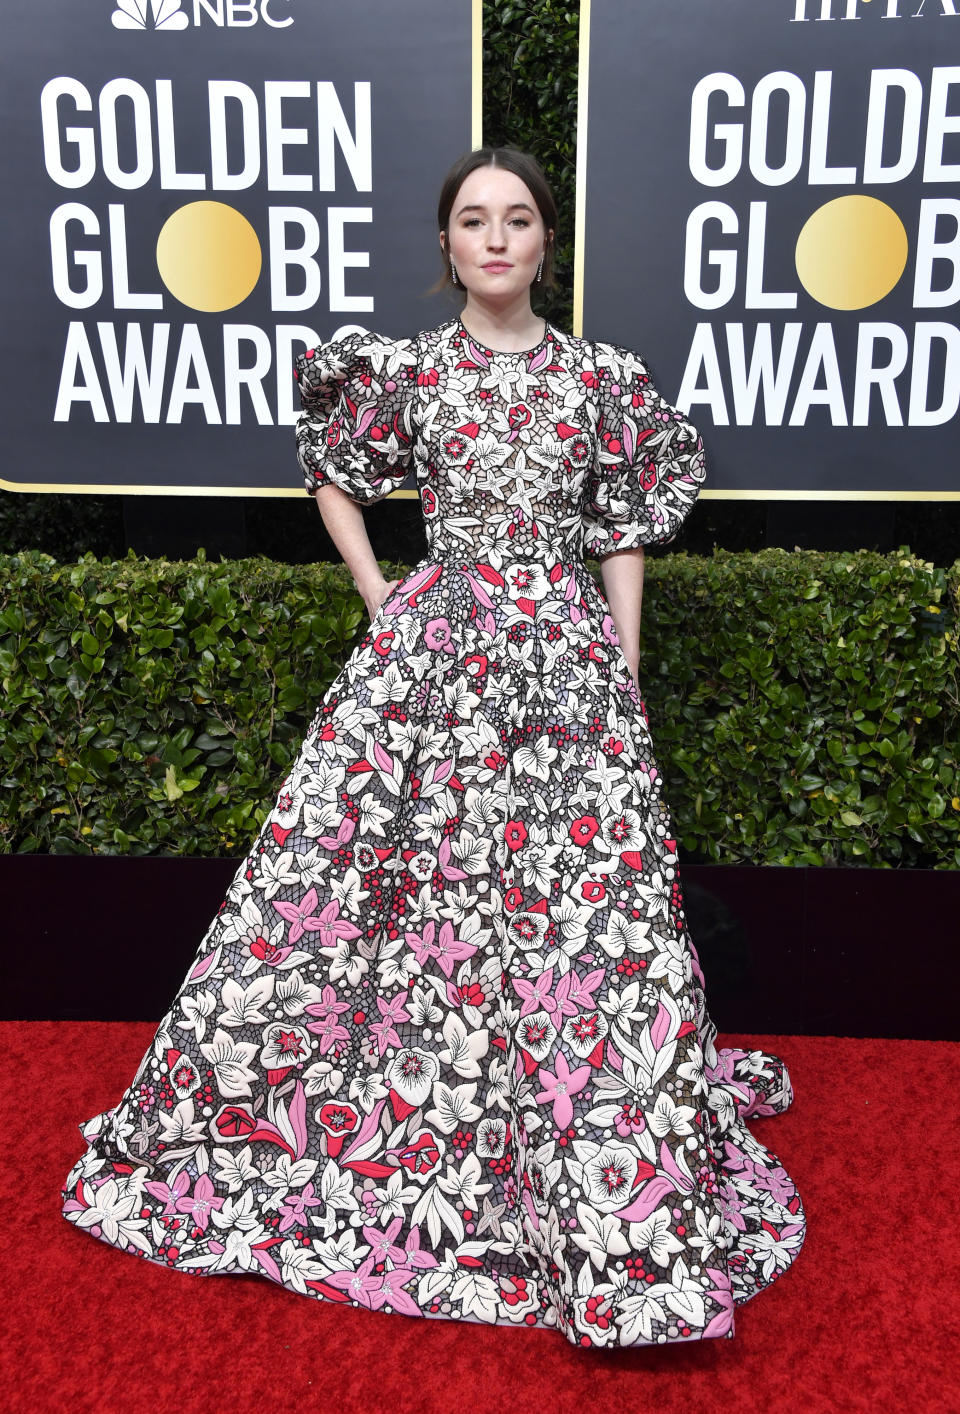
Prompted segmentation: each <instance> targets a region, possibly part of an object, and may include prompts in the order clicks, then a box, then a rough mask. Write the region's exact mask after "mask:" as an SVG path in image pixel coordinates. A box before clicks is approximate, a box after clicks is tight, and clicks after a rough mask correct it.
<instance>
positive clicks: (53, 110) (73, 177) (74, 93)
mask: <svg viewBox="0 0 960 1414" xmlns="http://www.w3.org/2000/svg"><path fill="white" fill-rule="evenodd" d="M61 98H71V99H72V100H73V105H74V107H75V108H76V110H77V112H78V113H90V112H92V111H93V101H92V99H91V97H90V94H89V92H88V91H87V89H85V88H84V86H83V84H82V83H79V82H78V81H77V80H76V79H70V78H57V79H50V80H49V81H48V82H47V83H45V84H44V86H43V89H42V91H41V93H40V125H41V131H42V133H43V160H44V163H45V164H46V168H47V174H48V176H49V177H50V179H51V180H52V181H54V182H56V183H57V185H58V186H60V187H70V188H73V187H85V186H86V185H87V183H88V182H89V181H91V180H92V178H93V176H94V173H95V172H96V170H97V154H96V150H95V147H94V141H93V129H92V128H90V127H83V128H65V129H64V131H63V135H62V139H61V133H60V116H59V111H58V108H59V101H60V99H61ZM63 142H68V143H72V144H73V145H74V146H75V147H76V149H77V165H76V166H75V167H67V166H65V165H64V160H63Z"/></svg>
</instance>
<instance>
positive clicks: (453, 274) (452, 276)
mask: <svg viewBox="0 0 960 1414" xmlns="http://www.w3.org/2000/svg"><path fill="white" fill-rule="evenodd" d="M450 279H451V281H452V283H453V284H454V285H455V284H456V283H457V267H456V266H455V265H454V263H453V261H452V260H451V262H450Z"/></svg>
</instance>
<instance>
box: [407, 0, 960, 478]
mask: <svg viewBox="0 0 960 1414" xmlns="http://www.w3.org/2000/svg"><path fill="white" fill-rule="evenodd" d="M590 4H591V0H580V53H579V56H578V64H577V200H576V224H575V227H574V236H573V332H574V333H575V334H576V335H577V336H578V337H579V336H580V335H582V334H583V276H584V265H585V261H586V227H587V121H588V115H589V106H588V100H589V91H590ZM411 494H412V493H411ZM700 496H701V498H702V499H704V500H713V501H957V500H960V491H797V490H792V491H782V490H781V491H774V490H767V489H764V490H756V491H755V490H753V489H750V490H746V489H741V490H736V491H732V490H731V491H724V490H713V489H712V488H711V487H709V486H707V487H704V489H703V490H702V491H701V492H700Z"/></svg>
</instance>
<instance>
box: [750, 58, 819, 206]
mask: <svg viewBox="0 0 960 1414" xmlns="http://www.w3.org/2000/svg"><path fill="white" fill-rule="evenodd" d="M779 93H784V94H786V97H787V126H786V133H785V137H784V153H783V162H782V163H781V165H780V166H779V167H774V166H771V165H770V163H769V162H768V160H767V155H768V153H769V149H770V100H771V98H772V97H773V96H774V94H779ZM806 105H807V92H806V89H805V88H804V86H803V80H802V79H801V78H799V77H798V76H797V75H796V74H791V73H789V72H788V71H787V70H786V69H779V70H777V72H776V73H773V74H765V75H764V77H763V78H762V79H761V80H760V82H759V83H758V84H757V86H756V88H755V89H754V91H753V102H752V104H751V107H750V146H749V159H748V160H749V164H750V171H751V172H752V173H753V175H754V177H756V179H757V181H758V182H763V184H764V186H768V187H782V186H786V184H787V183H788V182H792V181H793V179H794V178H795V177H796V175H797V173H798V172H799V171H800V168H801V167H802V166H803V128H804V118H805V113H806Z"/></svg>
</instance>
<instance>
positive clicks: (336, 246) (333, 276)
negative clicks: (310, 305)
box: [327, 206, 373, 314]
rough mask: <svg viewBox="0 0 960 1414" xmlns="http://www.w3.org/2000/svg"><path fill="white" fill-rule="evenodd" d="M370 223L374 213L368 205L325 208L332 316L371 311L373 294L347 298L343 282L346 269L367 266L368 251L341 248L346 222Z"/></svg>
mask: <svg viewBox="0 0 960 1414" xmlns="http://www.w3.org/2000/svg"><path fill="white" fill-rule="evenodd" d="M372 220H373V211H372V209H371V208H370V207H369V206H355V207H350V206H331V207H328V209H327V265H328V270H329V286H330V311H331V313H334V312H336V313H351V314H359V313H370V312H372V310H373V296H372V295H348V294H347V292H346V288H345V282H344V272H345V271H346V270H347V268H348V267H350V266H356V267H366V266H369V264H370V253H369V251H356V250H353V251H347V250H346V249H345V248H344V228H345V227H346V225H347V223H348V222H353V221H372Z"/></svg>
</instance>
